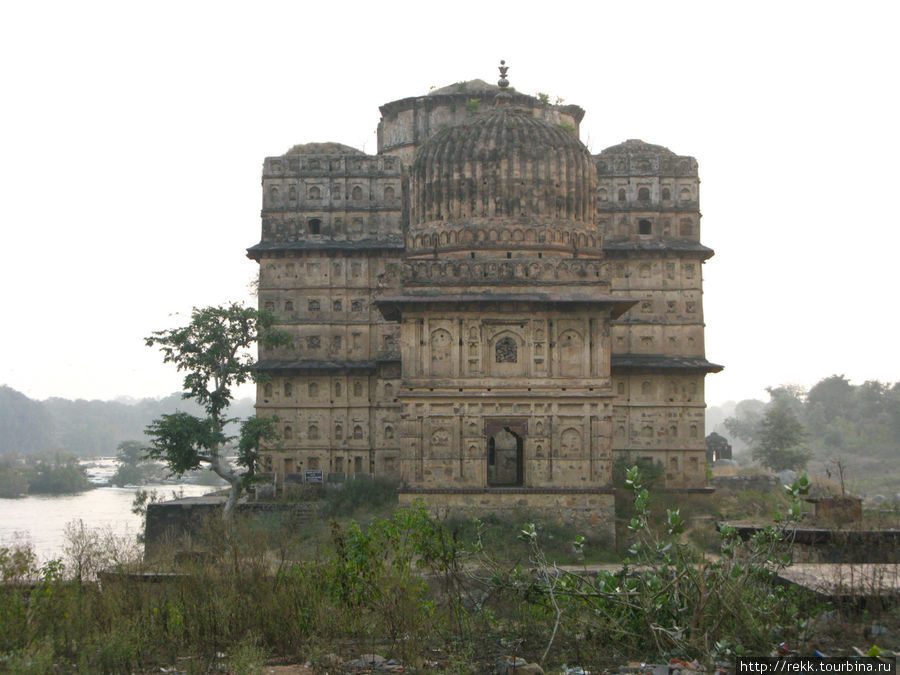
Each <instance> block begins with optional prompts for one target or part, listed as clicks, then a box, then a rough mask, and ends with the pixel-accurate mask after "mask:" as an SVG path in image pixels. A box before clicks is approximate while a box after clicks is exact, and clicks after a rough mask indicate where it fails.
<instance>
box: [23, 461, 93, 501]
mask: <svg viewBox="0 0 900 675" xmlns="http://www.w3.org/2000/svg"><path fill="white" fill-rule="evenodd" d="M93 487H94V486H93V485H91V483H90V481H88V479H87V475H86V474H85V472H84V469H83V468H82V467H81V466H80V465H79V464H78V459H77V458H75V457H71V456H66V455H61V454H58V455H55V456H54V457H53V458H52V459H41V460H38V461H37V462H36V463H35V464H34V465H32V466H31V467H29V471H28V492H29V494H51V495H60V494H72V493H76V492H84V491H85V490H90V489H91V488H93Z"/></svg>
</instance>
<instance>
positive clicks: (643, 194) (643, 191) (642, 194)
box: [638, 187, 650, 202]
mask: <svg viewBox="0 0 900 675" xmlns="http://www.w3.org/2000/svg"><path fill="white" fill-rule="evenodd" d="M638 201H639V202H649V201H650V188H648V187H642V188H638Z"/></svg>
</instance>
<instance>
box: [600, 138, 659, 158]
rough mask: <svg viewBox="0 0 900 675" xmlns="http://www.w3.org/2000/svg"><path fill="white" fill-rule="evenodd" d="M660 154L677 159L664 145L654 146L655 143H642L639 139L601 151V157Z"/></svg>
mask: <svg viewBox="0 0 900 675" xmlns="http://www.w3.org/2000/svg"><path fill="white" fill-rule="evenodd" d="M651 153H652V154H659V155H668V156H670V157H675V156H676V155H675V153H674V152H672V151H671V150H669V149H668V148H667V147H665V146H662V145H653V143H647V142H645V141H642V140H641V139H639V138H629V139H628V140H627V141H625V142H623V143H619V144H618V145H612V146H610V147H608V148H606V149H604V150H601V151H600V154H601V155H607V154H609V155H613V154H615V155H622V154H634V155H638V154H651Z"/></svg>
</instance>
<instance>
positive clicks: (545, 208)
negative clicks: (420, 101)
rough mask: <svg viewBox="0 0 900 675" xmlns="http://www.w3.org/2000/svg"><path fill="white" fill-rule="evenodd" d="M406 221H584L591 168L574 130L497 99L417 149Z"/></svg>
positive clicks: (591, 194) (590, 198)
mask: <svg viewBox="0 0 900 675" xmlns="http://www.w3.org/2000/svg"><path fill="white" fill-rule="evenodd" d="M411 177H412V189H413V203H412V212H411V220H410V223H411V225H415V224H417V223H427V222H434V221H451V222H452V221H460V220H463V221H464V220H467V219H473V218H506V219H509V218H513V219H522V218H525V219H536V220H541V221H544V222H549V221H565V220H568V221H573V220H574V221H590V220H591V219H592V217H593V213H594V204H595V202H594V199H595V191H596V171H595V168H594V165H593V162H592V161H591V157H590V153H589V152H588V150H587V148H586V147H585V146H584V145H583V144H582V143H581V141H579V140H578V137H577V136H576V135H575V133H574V130H573V129H570V128H569V127H566V126H565V125H557V124H553V123H551V122H548V121H546V120H543V119H539V118H537V117H535V116H534V114H533V112H532V111H531V110H523V109H520V108H517V107H515V106H513V105H508V104H506V105H504V104H500V105H496V106H494V107H493V108H491V109H490V110H488V111H486V112H483V113H477V114H475V115H474V116H473V117H472V119H471V120H470V121H468V122H466V123H464V124H461V125H459V126H455V127H451V128H448V129H445V130H443V131H441V132H438V133H437V134H435V135H434V136H433V137H432V138H430V139H429V140H428V141H427V142H426V143H425V144H424V145H422V147H421V148H419V150H418V152H417V153H416V157H415V161H414V162H413V167H412V172H411Z"/></svg>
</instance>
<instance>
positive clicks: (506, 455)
mask: <svg viewBox="0 0 900 675" xmlns="http://www.w3.org/2000/svg"><path fill="white" fill-rule="evenodd" d="M521 432H524V429H519V428H516V427H514V426H511V425H503V424H489V425H488V426H487V428H486V429H485V435H486V437H487V484H488V487H522V486H523V485H525V438H524V433H521Z"/></svg>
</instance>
